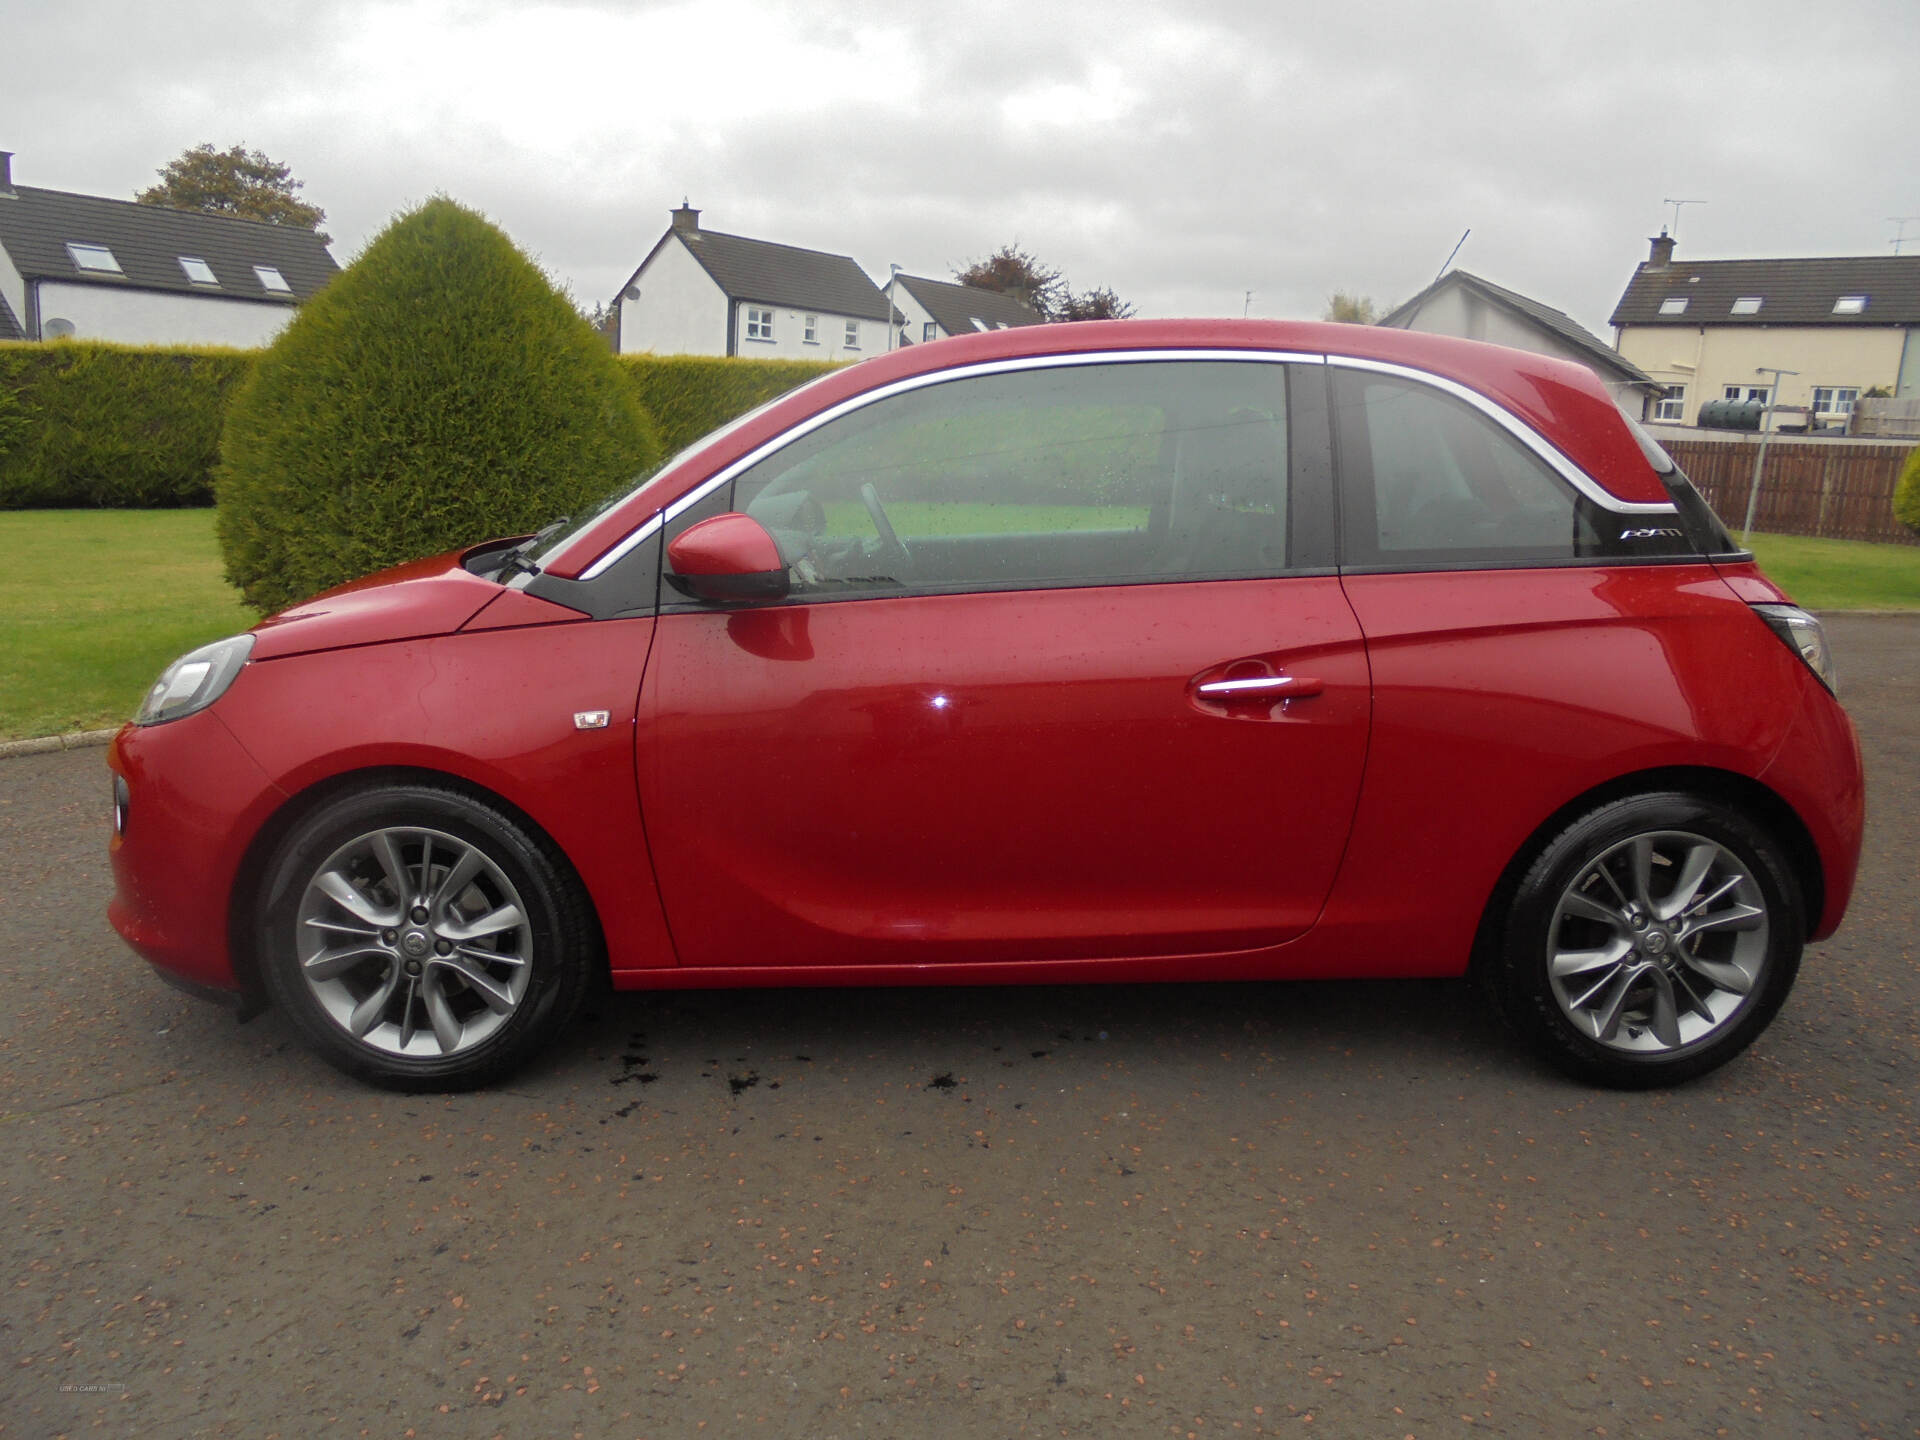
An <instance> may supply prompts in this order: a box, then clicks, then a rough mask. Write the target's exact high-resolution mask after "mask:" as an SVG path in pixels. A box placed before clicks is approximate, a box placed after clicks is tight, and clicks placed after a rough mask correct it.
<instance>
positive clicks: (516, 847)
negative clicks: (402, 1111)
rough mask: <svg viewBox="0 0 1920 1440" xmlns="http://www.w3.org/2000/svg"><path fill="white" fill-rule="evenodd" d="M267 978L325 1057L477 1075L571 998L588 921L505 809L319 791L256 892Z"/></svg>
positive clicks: (449, 1076) (450, 796)
mask: <svg viewBox="0 0 1920 1440" xmlns="http://www.w3.org/2000/svg"><path fill="white" fill-rule="evenodd" d="M259 913H260V923H261V935H260V942H261V944H260V955H261V971H262V976H263V979H264V980H265V982H266V987H267V992H268V994H269V995H271V996H272V998H273V1000H274V1003H275V1004H276V1005H278V1006H279V1007H280V1008H281V1009H282V1010H283V1011H284V1012H285V1013H286V1014H287V1015H288V1016H289V1017H290V1018H291V1019H292V1021H293V1023H294V1025H295V1026H296V1027H298V1029H299V1030H300V1031H301V1033H302V1034H303V1035H304V1036H305V1038H306V1039H307V1041H308V1042H309V1043H310V1044H311V1045H312V1046H313V1048H314V1049H315V1050H317V1051H318V1052H319V1053H320V1054H321V1055H322V1056H323V1057H325V1059H326V1060H327V1061H328V1062H329V1063H331V1064H333V1065H335V1066H337V1067H339V1068H340V1069H341V1070H344V1071H345V1072H346V1073H347V1074H349V1075H353V1076H356V1077H357V1078H359V1079H362V1080H368V1081H371V1082H372V1083H374V1084H376V1085H384V1086H387V1087H389V1088H391V1089H396V1090H464V1089H470V1088H472V1087H474V1086H478V1085H485V1084H488V1083H490V1082H492V1081H494V1080H497V1079H499V1078H500V1077H501V1076H503V1075H505V1074H507V1072H508V1071H510V1070H512V1069H514V1068H515V1067H517V1066H519V1065H521V1064H522V1063H524V1062H525V1061H526V1060H527V1059H528V1057H530V1056H531V1055H533V1054H535V1053H536V1052H537V1051H539V1050H540V1049H542V1048H543V1047H544V1046H546V1045H547V1044H549V1043H550V1042H551V1041H552V1040H553V1039H554V1038H555V1037H556V1036H557V1035H558V1034H559V1033H560V1031H561V1030H562V1029H564V1028H565V1026H566V1025H567V1023H568V1022H569V1021H570V1020H571V1019H572V1018H573V1016H574V1014H575V1012H576V1011H577V1010H578V1009H579V1006H580V1002H581V1000H582V998H583V997H584V996H585V995H586V993H587V990H588V988H589V986H590V984H591V982H592V979H593V977H594V975H595V973H596V971H597V969H598V962H599V930H598V927H597V926H596V925H595V923H594V919H593V915H592V912H591V909H590V907H589V905H588V902H587V899H586V896H585V894H584V892H583V891H582V889H581V886H580V883H579V881H578V879H577V878H576V877H575V876H574V875H573V873H572V871H571V870H570V869H569V868H568V867H567V866H566V865H565V863H564V862H563V861H561V860H560V859H559V858H558V857H557V856H555V855H553V854H551V853H550V852H549V850H548V849H547V847H546V846H545V845H543V844H542V843H541V842H540V841H538V840H537V839H536V838H535V837H533V836H532V835H530V834H528V833H527V831H526V830H525V829H524V828H522V826H521V825H520V824H519V823H518V822H516V821H515V820H513V819H512V818H510V817H509V816H507V815H504V814H502V813H501V812H500V811H498V810H496V809H494V808H493V807H492V806H489V805H486V804H484V803H482V802H481V801H479V800H476V799H474V798H472V797H471V796H468V795H466V794H463V793H461V792H459V791H457V790H449V789H441V788H438V787H435V786H430V785H401V786H393V787H389V788H383V789H372V790H363V791H355V792H352V793H349V794H345V795H342V796H340V797H338V798H336V799H334V800H331V801H329V802H327V803H326V804H324V805H322V806H321V807H320V808H319V809H318V810H316V811H315V812H314V813H313V814H311V815H309V816H307V817H306V818H305V819H304V820H303V821H301V823H300V824H298V825H297V826H295V827H294V829H293V830H292V831H291V832H290V833H289V834H288V836H287V837H286V839H285V840H284V841H282V842H281V844H280V847H279V849H278V851H277V852H276V853H275V855H274V858H273V861H272V863H271V864H270V865H269V866H268V867H267V871H266V884H265V889H264V891H263V894H262V900H261V905H260V912H259Z"/></svg>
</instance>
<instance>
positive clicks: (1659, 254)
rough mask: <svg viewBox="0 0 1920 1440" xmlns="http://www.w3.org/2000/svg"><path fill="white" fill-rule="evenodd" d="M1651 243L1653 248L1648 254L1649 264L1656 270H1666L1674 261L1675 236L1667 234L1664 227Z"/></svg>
mask: <svg viewBox="0 0 1920 1440" xmlns="http://www.w3.org/2000/svg"><path fill="white" fill-rule="evenodd" d="M1649 243H1650V244H1651V245H1652V246H1653V248H1652V250H1650V251H1649V252H1648V254H1647V264H1649V265H1651V266H1652V267H1653V268H1654V269H1656V270H1664V269H1666V268H1667V266H1669V265H1671V264H1672V263H1673V237H1672V236H1671V235H1669V234H1667V232H1666V229H1665V228H1664V227H1662V229H1661V231H1660V233H1659V234H1658V235H1656V236H1654V237H1653V239H1652V240H1651V241H1650V242H1649Z"/></svg>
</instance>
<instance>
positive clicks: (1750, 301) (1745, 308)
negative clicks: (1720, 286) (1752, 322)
mask: <svg viewBox="0 0 1920 1440" xmlns="http://www.w3.org/2000/svg"><path fill="white" fill-rule="evenodd" d="M1732 313H1733V314H1735V315H1758V314H1759V313H1760V297H1759V296H1758V295H1742V296H1741V297H1740V298H1739V299H1738V300H1736V301H1734V302H1733V312H1732Z"/></svg>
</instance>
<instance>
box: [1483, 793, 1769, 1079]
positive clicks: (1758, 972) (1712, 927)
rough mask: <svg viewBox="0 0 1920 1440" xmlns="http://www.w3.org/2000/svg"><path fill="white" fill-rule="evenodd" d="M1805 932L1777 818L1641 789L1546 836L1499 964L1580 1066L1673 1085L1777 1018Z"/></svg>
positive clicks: (1569, 1065)
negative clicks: (1772, 832)
mask: <svg viewBox="0 0 1920 1440" xmlns="http://www.w3.org/2000/svg"><path fill="white" fill-rule="evenodd" d="M1805 937H1806V917H1805V907H1804V902H1803V901H1802V899H1801V895H1800V888H1799V886H1798V884H1797V883H1796V881H1795V878H1794V875H1793V872H1792V870H1791V868H1790V867H1789V866H1788V864H1787V862H1786V859H1785V857H1784V855H1783V854H1782V852H1781V849H1780V847H1779V846H1778V844H1777V843H1776V842H1775V841H1774V840H1773V839H1772V837H1771V836H1769V835H1768V834H1767V833H1766V831H1764V830H1763V829H1761V828H1760V827H1759V826H1758V825H1756V824H1755V823H1754V822H1753V821H1752V820H1751V819H1749V818H1748V817H1747V816H1746V815H1744V814H1742V813H1741V812H1740V811H1737V810H1734V809H1731V808H1730V807H1728V806H1725V805H1722V804H1719V803H1717V802H1714V801H1711V800H1705V799H1701V798H1699V797H1697V796H1692V795H1686V794H1679V793H1672V794H1653V795H1640V796H1635V797H1632V798H1630V799H1625V800H1617V801H1614V802H1613V803H1611V804H1608V805H1603V806H1601V807H1599V808H1598V809H1596V810H1593V811H1591V812H1590V813H1588V814H1586V815H1583V816H1581V817H1580V818H1579V819H1578V820H1576V821H1574V822H1573V823H1572V824H1571V825H1569V826H1567V827H1566V828H1565V829H1564V830H1562V831H1561V832H1560V833H1559V834H1558V835H1556V836H1554V837H1553V838H1552V839H1551V840H1549V841H1548V842H1547V845H1546V847H1545V848H1544V849H1543V850H1542V851H1541V853H1540V855H1539V856H1538V858H1537V859H1535V861H1534V862H1533V864H1532V865H1531V866H1529V867H1528V869H1527V871H1526V873H1525V875H1524V876H1523V878H1522V879H1521V881H1520V884H1519V888H1518V890H1517V891H1516V893H1515V895H1514V898H1513V903H1512V906H1511V908H1510V910H1509V912H1508V915H1507V918H1506V922H1505V926H1504V931H1503V938H1502V943H1501V945H1500V947H1499V950H1498V952H1497V954H1496V955H1495V956H1494V957H1493V964H1492V965H1491V966H1490V967H1489V970H1488V972H1487V973H1486V979H1487V980H1488V981H1489V983H1490V984H1491V986H1492V988H1493V990H1494V993H1495V995H1496V997H1497V998H1498V1000H1499V1001H1500V1003H1501V1007H1502V1009H1503V1010H1504V1011H1505V1012H1506V1014H1507V1017H1508V1018H1509V1019H1510V1020H1511V1021H1512V1022H1513V1023H1514V1025H1515V1026H1516V1027H1517V1028H1518V1029H1519V1030H1520V1031H1521V1032H1522V1034H1524V1035H1525V1036H1527V1037H1528V1038H1530V1039H1531V1040H1532V1041H1534V1042H1535V1044H1536V1045H1537V1046H1538V1047H1539V1048H1540V1050H1541V1051H1542V1052H1543V1053H1544V1054H1545V1055H1546V1056H1547V1057H1548V1058H1549V1059H1551V1060H1552V1061H1553V1062H1554V1063H1555V1064H1557V1065H1559V1066H1560V1067H1561V1068H1562V1069H1563V1070H1566V1071H1567V1072H1568V1073H1570V1074H1572V1075H1574V1076H1576V1077H1578V1078H1580V1079H1582V1080H1587V1081H1591V1082H1594V1083H1597V1084H1602V1085H1611V1086H1616V1087H1619V1088H1623V1089H1640V1088H1645V1087H1649V1086H1656V1085H1672V1084H1677V1083H1679V1082H1680V1081H1683V1080H1690V1079H1692V1078H1693V1077H1695V1076H1697V1075H1702V1074H1705V1073H1706V1072H1707V1071H1709V1070H1712V1069H1713V1068H1715V1067H1716V1066H1718V1065H1722V1064H1725V1063H1726V1062H1727V1061H1728V1060H1730V1059H1732V1058H1733V1057H1734V1056H1735V1055H1738V1054H1739V1053H1740V1052H1741V1051H1742V1050H1744V1049H1745V1048H1746V1047H1747V1046H1748V1045H1750V1044H1751V1043H1753V1040H1754V1037H1755V1036H1757V1035H1759V1033H1760V1032H1761V1031H1762V1030H1764V1029H1766V1028H1767V1025H1768V1023H1769V1022H1771V1021H1772V1019H1773V1017H1774V1015H1775V1014H1776V1013H1777V1012H1778V1011H1779V1009H1780V1006H1781V1004H1782V1003H1783V1002H1784V1001H1785V1000H1786V998H1787V992H1788V991H1789V990H1790V989H1792V987H1793V981H1794V976H1795V975H1796V974H1797V973H1798V971H1799V968H1800V952H1801V949H1802V948H1803V946H1804V944H1805Z"/></svg>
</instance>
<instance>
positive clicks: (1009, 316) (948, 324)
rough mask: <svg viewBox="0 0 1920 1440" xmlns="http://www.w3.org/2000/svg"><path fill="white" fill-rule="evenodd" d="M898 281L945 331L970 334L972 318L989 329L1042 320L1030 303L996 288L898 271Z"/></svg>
mask: <svg viewBox="0 0 1920 1440" xmlns="http://www.w3.org/2000/svg"><path fill="white" fill-rule="evenodd" d="M898 283H899V285H900V286H901V288H902V289H904V290H905V291H906V292H907V293H908V294H909V295H911V296H913V298H914V299H915V300H918V301H919V302H920V305H921V308H922V309H924V310H925V311H926V312H927V314H929V315H931V316H932V317H933V319H934V323H935V324H937V325H939V327H940V328H941V329H942V330H944V331H946V332H947V334H949V335H971V334H972V333H973V332H974V331H975V330H976V329H978V328H979V327H978V326H976V325H975V324H974V323H973V322H974V321H975V320H979V321H980V322H982V323H983V324H984V325H985V326H986V327H987V329H989V330H998V329H1000V328H1001V327H1002V326H1004V327H1006V328H1007V329H1012V328H1013V327H1015V326H1017V325H1044V324H1045V323H1046V321H1045V319H1044V318H1043V317H1042V316H1041V314H1040V312H1039V311H1037V310H1035V309H1034V308H1033V307H1032V306H1031V305H1023V304H1021V303H1020V302H1019V301H1018V300H1016V299H1014V298H1013V296H1011V295H1003V294H1002V293H1001V292H1000V291H998V290H983V289H981V288H980V287H978V286H976V285H955V284H953V283H952V282H951V281H948V280H928V279H925V278H924V277H922V276H919V275H902V276H900V277H899V281H898Z"/></svg>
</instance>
